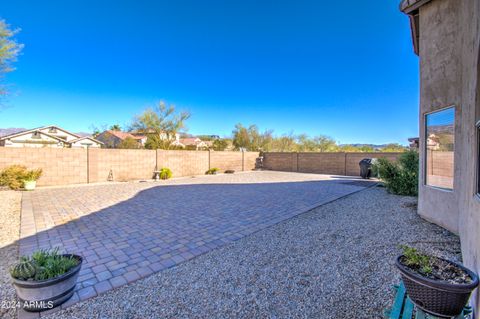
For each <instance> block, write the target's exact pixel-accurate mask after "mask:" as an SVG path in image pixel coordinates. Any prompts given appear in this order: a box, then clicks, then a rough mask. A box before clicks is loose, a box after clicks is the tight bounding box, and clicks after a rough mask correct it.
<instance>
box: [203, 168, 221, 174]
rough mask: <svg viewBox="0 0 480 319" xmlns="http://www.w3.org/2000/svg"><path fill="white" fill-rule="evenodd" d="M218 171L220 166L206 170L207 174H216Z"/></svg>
mask: <svg viewBox="0 0 480 319" xmlns="http://www.w3.org/2000/svg"><path fill="white" fill-rule="evenodd" d="M218 171H219V169H218V168H216V167H213V168H210V169H209V170H208V171H206V172H205V174H206V175H215V174H217V172H218Z"/></svg>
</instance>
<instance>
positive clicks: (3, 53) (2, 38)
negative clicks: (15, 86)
mask: <svg viewBox="0 0 480 319" xmlns="http://www.w3.org/2000/svg"><path fill="white" fill-rule="evenodd" d="M17 32H19V29H12V28H11V27H10V26H9V25H8V24H7V23H6V22H5V20H2V19H0V80H3V77H4V76H5V74H6V73H8V72H11V71H13V70H15V68H14V67H13V63H14V62H15V61H17V57H18V55H19V54H20V51H21V50H22V48H23V45H22V44H20V43H18V42H17V41H16V39H15V38H14V36H15V34H16V33H17ZM6 94H7V89H6V88H5V85H1V86H0V97H3V96H5V95H6Z"/></svg>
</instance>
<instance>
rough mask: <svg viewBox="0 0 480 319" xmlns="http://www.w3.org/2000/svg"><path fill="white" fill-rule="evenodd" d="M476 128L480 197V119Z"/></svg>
mask: <svg viewBox="0 0 480 319" xmlns="http://www.w3.org/2000/svg"><path fill="white" fill-rule="evenodd" d="M475 129H476V131H477V134H476V135H477V167H476V171H477V180H476V186H475V188H476V190H475V194H477V196H478V197H479V198H480V120H479V121H478V122H477V123H476V124H475Z"/></svg>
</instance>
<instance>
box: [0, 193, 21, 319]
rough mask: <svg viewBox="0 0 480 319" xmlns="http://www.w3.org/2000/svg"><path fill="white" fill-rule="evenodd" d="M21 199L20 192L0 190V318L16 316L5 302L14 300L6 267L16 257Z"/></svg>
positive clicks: (13, 292) (8, 266)
mask: <svg viewBox="0 0 480 319" xmlns="http://www.w3.org/2000/svg"><path fill="white" fill-rule="evenodd" d="M21 199H22V193H20V192H14V191H0V303H1V304H0V318H15V317H16V311H15V308H13V309H12V308H8V307H6V306H7V304H6V303H8V302H11V301H15V290H14V289H13V286H12V284H11V280H10V274H9V272H8V269H9V268H10V266H11V265H12V264H14V263H15V262H16V260H17V259H18V245H17V240H18V236H19V229H20V204H21Z"/></svg>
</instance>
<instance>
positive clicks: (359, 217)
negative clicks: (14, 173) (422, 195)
mask: <svg viewBox="0 0 480 319" xmlns="http://www.w3.org/2000/svg"><path fill="white" fill-rule="evenodd" d="M415 205H416V203H415V200H414V199H413V198H409V197H401V196H394V195H390V194H387V193H386V192H385V190H384V189H383V188H379V187H375V188H371V189H368V190H365V191H362V192H359V193H356V194H353V195H350V196H348V197H345V198H343V199H340V200H337V201H335V202H332V203H330V204H326V205H324V206H322V207H319V208H317V209H314V210H312V211H310V212H308V213H305V214H302V215H299V216H297V217H295V218H292V219H290V220H288V221H285V222H282V223H280V224H277V225H275V226H273V227H270V228H268V229H264V230H262V231H259V232H257V233H255V234H253V235H251V236H248V237H245V238H243V239H240V240H238V241H236V242H234V243H233V244H230V245H227V246H224V247H222V248H220V249H217V250H214V251H212V252H210V253H207V254H205V255H202V256H200V257H197V258H195V259H193V260H191V261H189V262H186V263H183V264H181V265H179V266H177V267H174V268H170V269H168V270H165V271H162V272H160V273H157V274H154V275H152V276H150V277H147V278H144V279H142V280H139V281H137V282H135V283H133V284H130V285H127V286H123V287H121V288H118V289H115V290H113V291H110V292H109V293H107V294H105V295H101V296H99V297H96V298H94V299H90V300H87V301H86V302H82V303H78V304H76V305H74V306H72V307H70V308H68V309H66V310H63V311H61V312H56V313H54V314H52V318H73V317H75V318H322V319H328V318H345V317H348V318H357V319H361V318H382V313H383V309H385V307H387V306H388V305H390V304H391V302H392V298H393V293H392V290H391V285H392V284H393V283H396V282H397V281H398V279H399V277H398V275H397V272H396V271H395V268H394V265H393V261H394V257H395V256H396V255H397V254H398V252H399V251H398V245H399V244H401V243H406V244H410V245H413V246H416V247H419V248H423V249H425V250H427V251H429V252H431V253H434V254H437V255H439V256H443V257H449V258H453V259H455V260H458V259H459V258H460V244H459V240H458V237H457V236H455V235H453V234H451V233H449V232H448V231H446V230H443V229H442V228H440V227H437V226H435V225H433V224H430V223H428V222H426V221H424V220H422V219H421V218H420V217H418V215H417V214H416V212H415V207H416V206H415Z"/></svg>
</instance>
